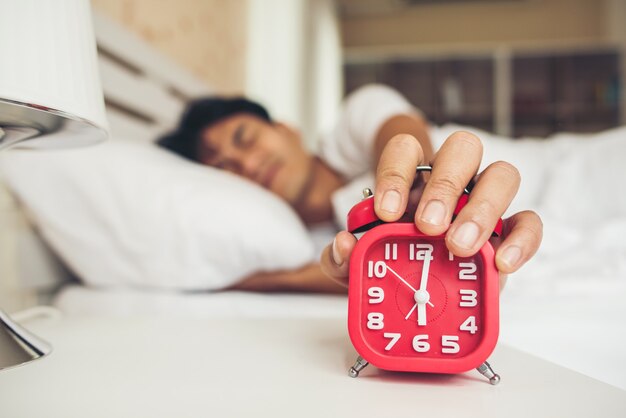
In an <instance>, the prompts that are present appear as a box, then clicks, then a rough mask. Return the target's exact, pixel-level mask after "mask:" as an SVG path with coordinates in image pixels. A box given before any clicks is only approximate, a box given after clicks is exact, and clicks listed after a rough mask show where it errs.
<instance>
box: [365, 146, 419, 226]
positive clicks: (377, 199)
mask: <svg viewBox="0 0 626 418" xmlns="http://www.w3.org/2000/svg"><path fill="white" fill-rule="evenodd" d="M423 158H424V152H423V150H422V147H421V145H420V144H419V142H418V141H417V139H415V137H413V136H411V135H406V134H401V135H396V136H394V137H393V138H391V140H390V141H389V142H388V143H387V145H386V146H385V149H383V152H382V154H381V156H380V160H379V162H378V168H377V169H376V189H375V190H376V192H375V194H374V211H375V212H376V215H377V216H378V217H379V218H380V219H382V220H383V221H385V222H393V221H397V220H398V219H400V217H401V216H402V215H403V214H404V211H405V210H406V206H407V202H408V200H409V190H410V189H411V185H412V184H413V179H414V178H415V168H416V167H417V166H418V165H419V164H420V163H421V162H422V159H423Z"/></svg>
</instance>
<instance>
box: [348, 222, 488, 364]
mask: <svg viewBox="0 0 626 418" xmlns="http://www.w3.org/2000/svg"><path fill="white" fill-rule="evenodd" d="M493 255H494V252H493V249H492V247H491V245H490V244H488V243H487V244H486V245H485V247H483V249H481V251H480V252H479V253H477V254H476V255H475V256H473V257H464V258H459V257H456V256H454V255H452V254H451V253H450V252H449V251H448V249H447V248H446V245H445V241H444V236H439V237H429V236H425V235H423V234H421V233H420V232H419V231H418V230H417V228H416V227H415V226H414V225H413V224H385V225H381V226H378V227H376V228H374V229H372V230H371V231H369V232H367V233H366V234H365V235H364V236H363V237H362V238H361V240H360V241H359V242H358V243H357V247H356V248H355V250H354V253H353V256H352V258H351V261H350V291H349V292H350V295H349V331H350V337H351V339H352V341H353V344H354V345H355V348H356V349H357V351H359V354H361V355H362V356H363V358H365V359H366V360H368V361H369V362H370V363H372V364H374V365H375V366H377V367H380V368H383V369H388V370H404V371H423V372H440V373H458V372H462V371H466V370H469V369H472V368H475V367H477V366H478V365H480V364H481V363H482V362H483V361H484V360H485V359H486V358H487V357H488V356H489V354H491V352H492V351H493V348H494V347H495V343H496V340H497V335H498V293H499V285H498V273H497V270H496V268H495V263H494V261H493Z"/></svg>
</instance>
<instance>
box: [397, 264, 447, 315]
mask: <svg viewBox="0 0 626 418" xmlns="http://www.w3.org/2000/svg"><path fill="white" fill-rule="evenodd" d="M385 265H386V266H387V270H389V271H390V272H391V273H393V275H394V276H396V277H397V278H398V279H400V281H401V282H402V283H404V284H405V285H407V286H408V287H409V289H411V290H412V291H413V293H415V292H417V290H415V288H414V287H413V286H411V284H410V283H409V282H407V281H406V280H404V279H403V278H402V277H401V276H400V275H399V274H398V273H396V272H395V271H394V269H392V268H391V267H389V264H387V263H385ZM422 274H423V273H422ZM428 304H429V305H430V306H431V307H433V308H434V307H435V305H433V304H432V303H430V301H429V302H428Z"/></svg>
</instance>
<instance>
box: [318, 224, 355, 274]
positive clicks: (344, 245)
mask: <svg viewBox="0 0 626 418" xmlns="http://www.w3.org/2000/svg"><path fill="white" fill-rule="evenodd" d="M355 245H356V237H355V236H354V235H352V234H351V233H349V232H347V231H341V232H339V233H338V234H337V235H336V236H335V239H334V240H333V243H332V244H330V245H328V246H327V247H326V248H325V249H324V251H323V252H322V259H321V267H322V271H323V272H324V273H325V274H326V275H327V276H329V277H330V278H331V279H333V280H335V281H337V282H339V283H341V284H343V285H344V286H347V285H348V272H349V270H348V268H349V264H350V263H349V260H350V255H351V254H352V250H353V249H354V246H355Z"/></svg>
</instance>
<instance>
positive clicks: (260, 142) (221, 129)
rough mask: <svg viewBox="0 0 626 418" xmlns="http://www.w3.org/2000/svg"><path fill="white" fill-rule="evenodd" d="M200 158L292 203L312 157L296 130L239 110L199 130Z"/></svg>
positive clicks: (306, 176) (300, 191) (303, 184)
mask: <svg viewBox="0 0 626 418" xmlns="http://www.w3.org/2000/svg"><path fill="white" fill-rule="evenodd" d="M199 160H200V162H201V163H203V164H206V165H210V166H213V167H217V168H221V169H224V170H227V171H230V172H232V173H235V174H237V175H240V176H243V177H246V178H248V179H250V180H252V181H253V182H255V183H257V184H259V185H261V186H262V187H264V188H266V189H268V190H270V191H271V192H273V193H275V194H277V195H279V196H280V197H282V198H283V199H285V200H286V201H287V202H288V203H290V204H292V205H293V204H295V203H297V202H298V200H299V199H300V198H301V197H302V194H303V192H304V189H305V187H306V185H307V183H308V180H309V175H310V171H311V170H310V169H311V160H312V158H311V155H310V154H309V153H308V152H307V151H306V150H305V149H304V147H303V145H302V142H301V140H300V137H299V135H298V133H296V132H294V131H293V130H291V129H289V128H288V127H286V126H285V125H282V124H280V123H270V122H267V121H265V120H263V119H261V118H259V117H257V116H254V115H251V114H247V113H240V114H235V115H232V116H229V117H228V118H225V119H223V120H221V121H219V122H217V123H215V124H213V125H211V126H209V127H208V128H206V129H204V131H202V133H201V141H200V146H199Z"/></svg>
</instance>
